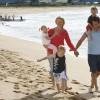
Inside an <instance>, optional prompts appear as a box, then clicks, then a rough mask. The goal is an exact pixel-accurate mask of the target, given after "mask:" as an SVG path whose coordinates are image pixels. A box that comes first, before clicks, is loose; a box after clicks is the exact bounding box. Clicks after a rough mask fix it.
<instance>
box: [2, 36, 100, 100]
mask: <svg viewBox="0 0 100 100" xmlns="http://www.w3.org/2000/svg"><path fill="white" fill-rule="evenodd" d="M8 41H9V42H8ZM38 48H39V49H38ZM44 56H46V50H45V49H44V48H43V47H42V45H40V44H37V43H34V42H30V41H24V40H20V39H17V38H13V37H8V36H2V35H0V99H4V100H97V99H99V96H100V94H99V93H94V94H91V93H88V88H89V84H90V73H89V68H88V64H87V61H86V59H83V58H76V57H73V56H70V55H68V54H66V57H67V72H68V76H69V81H68V86H70V87H72V90H69V91H67V92H66V93H65V94H57V93H56V92H57V90H56V89H55V90H52V88H51V86H52V84H51V80H50V76H49V65H48V61H43V62H41V63H37V62H36V60H37V59H38V58H41V57H44ZM98 82H100V81H98Z"/></svg>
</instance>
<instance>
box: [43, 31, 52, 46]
mask: <svg viewBox="0 0 100 100" xmlns="http://www.w3.org/2000/svg"><path fill="white" fill-rule="evenodd" d="M45 36H48V37H49V35H48V33H42V43H43V44H46V45H49V44H50V42H51V40H48V39H46V38H45Z"/></svg>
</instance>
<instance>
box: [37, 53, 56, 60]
mask: <svg viewBox="0 0 100 100" xmlns="http://www.w3.org/2000/svg"><path fill="white" fill-rule="evenodd" d="M54 57H55V54H52V55H50V56H47V57H44V58H42V59H38V60H37V62H41V61H43V60H46V59H49V58H54Z"/></svg>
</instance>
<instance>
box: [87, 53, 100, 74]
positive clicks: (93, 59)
mask: <svg viewBox="0 0 100 100" xmlns="http://www.w3.org/2000/svg"><path fill="white" fill-rule="evenodd" d="M88 64H89V66H90V72H92V73H96V72H100V55H91V54H89V55H88Z"/></svg>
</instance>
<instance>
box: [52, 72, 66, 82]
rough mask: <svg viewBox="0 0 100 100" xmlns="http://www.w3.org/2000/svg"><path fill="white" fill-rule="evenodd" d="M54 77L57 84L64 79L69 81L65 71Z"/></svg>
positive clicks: (54, 74)
mask: <svg viewBox="0 0 100 100" xmlns="http://www.w3.org/2000/svg"><path fill="white" fill-rule="evenodd" d="M53 76H54V78H55V81H56V84H59V83H60V82H61V80H62V79H64V80H67V79H68V78H67V75H66V73H65V71H62V72H61V73H53Z"/></svg>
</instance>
